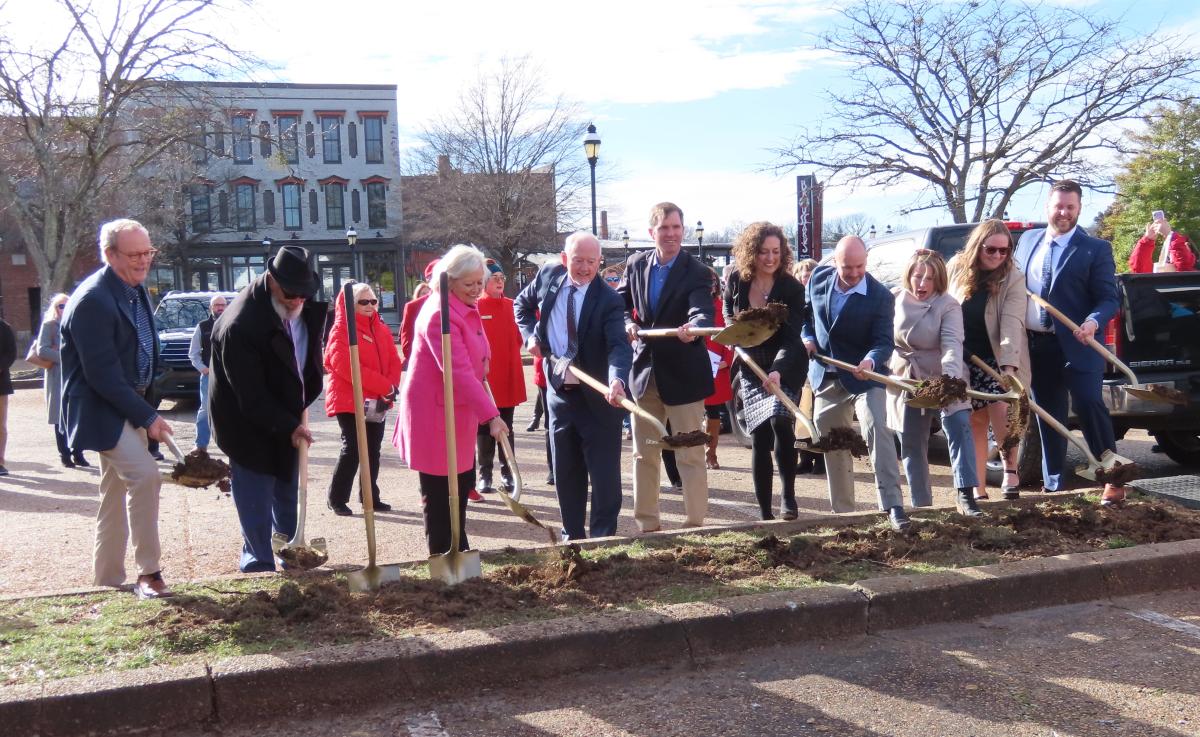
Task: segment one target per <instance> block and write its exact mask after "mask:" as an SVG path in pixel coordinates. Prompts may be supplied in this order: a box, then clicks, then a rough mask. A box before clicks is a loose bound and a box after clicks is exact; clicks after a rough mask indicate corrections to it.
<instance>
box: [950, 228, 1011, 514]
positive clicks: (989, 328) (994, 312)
mask: <svg viewBox="0 0 1200 737" xmlns="http://www.w3.org/2000/svg"><path fill="white" fill-rule="evenodd" d="M948 269H949V272H950V290H949V291H950V294H951V296H953V297H954V298H955V299H957V300H958V301H959V302H960V303H961V304H962V312H963V329H964V335H965V339H964V341H963V343H964V348H965V350H966V353H967V354H968V355H975V356H979V357H980V358H981V359H983V360H984V361H985V362H986V363H987V364H988V365H990V366H991V367H992V368H993V369H996V370H997V371H1000V372H1001V373H1004V374H1016V376H1017V378H1018V379H1019V380H1020V381H1021V382H1022V383H1023V384H1024V385H1025V386H1029V381H1030V369H1029V343H1028V339H1027V338H1026V336H1025V310H1026V300H1027V299H1028V297H1026V296H1025V275H1024V274H1022V273H1021V271H1020V269H1018V268H1017V267H1016V264H1014V263H1013V242H1012V235H1011V234H1010V233H1009V230H1008V227H1007V226H1006V225H1005V224H1004V222H1003V221H1002V220H996V219H992V220H985V221H983V222H982V223H980V224H979V225H977V226H975V229H974V230H972V231H971V235H970V236H968V237H967V245H966V246H964V247H963V250H962V251H961V252H960V253H959V254H958V255H957V256H955V257H954V258H953V259H951V260H950V264H949V266H948ZM968 368H969V370H970V381H971V388H972V389H975V390H976V391H981V392H1002V391H1005V389H1004V388H1003V387H1001V386H1000V385H999V383H997V382H996V381H995V380H994V379H992V378H991V377H990V376H988V374H987V373H985V372H984V371H983V370H982V369H980V368H979V367H978V366H976V365H975V364H974V363H970V364H968ZM971 409H972V412H971V431H972V434H973V435H974V436H975V467H976V468H977V469H980V473H979V484H978V486H976V488H975V498H976V499H987V474H986V473H983V469H985V468H986V467H985V466H984V463H985V461H986V460H987V448H988V442H987V437H988V433H987V429H988V425H989V424H990V425H991V427H992V434H993V435H994V436H995V437H996V439H997V440H998V441H999V440H1000V439H1001V438H1003V437H1005V435H1006V434H1007V422H1006V415H1007V408H1006V406H1005V404H1004V403H1003V402H983V401H980V400H978V399H972V400H971ZM1000 459H1001V460H1002V461H1003V462H1004V487H1003V490H1004V498H1005V499H1016V498H1018V497H1019V496H1020V491H1019V487H1020V483H1021V482H1020V477H1019V476H1018V475H1017V449H1016V448H1015V447H1014V448H1010V449H1008V451H1007V452H1001V453H1000Z"/></svg>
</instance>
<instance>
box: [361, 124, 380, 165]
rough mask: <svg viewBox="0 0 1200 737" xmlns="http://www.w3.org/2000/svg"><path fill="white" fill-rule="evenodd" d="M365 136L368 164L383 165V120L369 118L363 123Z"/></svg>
mask: <svg viewBox="0 0 1200 737" xmlns="http://www.w3.org/2000/svg"><path fill="white" fill-rule="evenodd" d="M363 136H364V137H365V139H366V140H365V143H366V146H367V152H366V153H367V163H368V164H382V163H383V118H367V119H366V120H364V121H363Z"/></svg>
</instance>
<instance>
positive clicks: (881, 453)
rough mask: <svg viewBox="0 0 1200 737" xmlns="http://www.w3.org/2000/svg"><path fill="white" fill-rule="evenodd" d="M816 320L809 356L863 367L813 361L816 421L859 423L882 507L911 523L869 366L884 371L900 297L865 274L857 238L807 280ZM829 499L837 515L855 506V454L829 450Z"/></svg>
mask: <svg viewBox="0 0 1200 737" xmlns="http://www.w3.org/2000/svg"><path fill="white" fill-rule="evenodd" d="M808 300H809V304H811V305H812V312H811V317H810V319H809V321H808V322H807V323H805V325H804V329H803V331H802V332H803V335H804V345H805V346H806V347H807V348H808V352H809V354H810V355H811V354H813V353H820V354H821V355H823V356H830V357H832V358H836V359H838V360H841V361H845V362H846V363H851V364H854V365H855V366H857V368H856V369H855V370H854V371H844V370H842V369H837V368H834V367H832V366H826V365H825V364H824V363H822V362H820V361H809V362H808V377H809V381H810V382H811V383H812V387H813V423H814V424H815V425H816V426H817V429H818V430H820V431H821V432H822V433H825V432H828V431H829V430H832V429H833V428H835V427H849V426H850V423H851V422H852V421H853V419H854V413H855V411H856V410H857V412H858V421H859V424H860V426H861V427H862V433H863V436H864V438H865V439H866V441H867V448H868V449H869V451H870V454H871V467H872V470H874V472H875V486H876V489H877V491H878V494H879V508H880V509H882V510H883V511H885V512H887V514H888V522H890V523H891V525H892V527H893V529H896V530H903V529H905V528H907V527H908V526H909V524H910V522H909V519H908V516H907V515H906V514H905V513H904V501H903V497H902V496H901V495H900V466H899V464H898V463H897V461H896V445H895V439H894V435H893V434H892V431H891V430H889V429H888V426H887V406H886V403H885V401H886V398H885V396H884V388H883V385H882V384H879V383H876V382H874V381H870V380H869V379H867V378H866V377H865V376H864V375H863V373H862V372H863V370H864V369H865V370H867V371H874V372H876V373H881V374H886V373H887V372H888V360H889V359H890V358H891V357H892V351H893V350H894V349H895V343H894V342H893V339H892V319H893V316H894V312H895V299H894V298H893V297H892V293H891V292H889V291H888V288H887V287H885V286H883V285H882V284H880V283H879V282H878V281H877V280H876V279H875V278H874V277H873V276H871V275H870V274H868V273H867V247H866V245H865V244H864V243H863V241H862V239H861V238H859V237H858V236H853V235H848V236H846V237H845V238H843V239H841V240H840V241H838V244H837V247H836V248H835V249H834V251H833V265H832V266H818V267H817V268H816V270H815V271H813V275H812V278H811V279H809V281H808ZM825 476H826V479H827V481H828V484H829V503H830V504H831V505H832V507H833V511H835V512H853V511H854V461H853V460H852V459H851V458H850V451H848V450H837V451H833V452H830V453H826V454H825Z"/></svg>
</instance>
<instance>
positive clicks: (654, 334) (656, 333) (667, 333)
mask: <svg viewBox="0 0 1200 737" xmlns="http://www.w3.org/2000/svg"><path fill="white" fill-rule="evenodd" d="M724 329H725V328H692V329H691V330H692V335H701V336H707V335H716V334H717V333H719V332H721V331H722V330H724ZM678 330H679V328H649V329H647V330H639V331H638V332H637V335H638V337H639V338H674V337H675V336H676V335H679V333H678Z"/></svg>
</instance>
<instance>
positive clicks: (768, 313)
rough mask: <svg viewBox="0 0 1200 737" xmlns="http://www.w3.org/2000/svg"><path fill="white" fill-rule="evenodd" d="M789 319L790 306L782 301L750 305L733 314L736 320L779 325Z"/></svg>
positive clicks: (773, 325)
mask: <svg viewBox="0 0 1200 737" xmlns="http://www.w3.org/2000/svg"><path fill="white" fill-rule="evenodd" d="M787 319H788V306H787V305H785V304H783V303H782V302H768V303H767V305H766V306H765V307H748V308H746V309H744V310H742V311H741V312H739V313H737V314H736V315H734V316H733V321H734V322H761V323H766V324H768V325H771V326H772V327H776V328H777V327H779V326H780V325H782V324H783V323H785V322H787Z"/></svg>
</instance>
